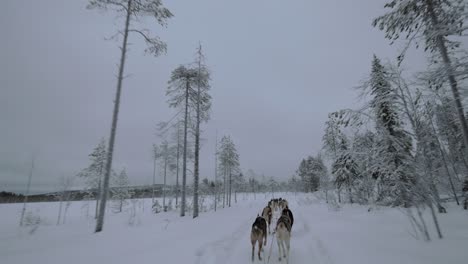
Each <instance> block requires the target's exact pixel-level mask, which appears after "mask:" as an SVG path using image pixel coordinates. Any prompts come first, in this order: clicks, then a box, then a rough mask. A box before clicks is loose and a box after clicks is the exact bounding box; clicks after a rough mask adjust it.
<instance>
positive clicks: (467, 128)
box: [426, 0, 468, 210]
mask: <svg viewBox="0 0 468 264" xmlns="http://www.w3.org/2000/svg"><path fill="white" fill-rule="evenodd" d="M426 3H427V9H428V11H429V15H430V19H431V21H432V25H433V27H434V28H438V26H439V21H438V18H437V16H436V14H435V11H434V6H433V2H432V0H426ZM445 42H446V40H445V38H444V36H442V35H441V34H440V33H438V34H437V36H436V45H437V48H438V49H439V52H440V55H441V56H442V61H443V63H444V65H445V67H446V70H447V78H448V81H449V84H450V88H451V90H452V94H453V99H454V101H455V106H456V108H457V112H458V119H460V120H459V121H460V124H461V127H462V132H463V142H464V143H465V155H464V156H468V124H467V122H466V117H465V113H464V110H463V105H462V103H461V98H460V92H459V91H458V87H457V80H456V79H455V75H454V73H453V68H452V63H451V61H450V58H449V56H448V52H447V47H446V45H445ZM463 191H464V195H465V199H464V203H463V208H464V209H465V210H468V175H465V180H464V183H463Z"/></svg>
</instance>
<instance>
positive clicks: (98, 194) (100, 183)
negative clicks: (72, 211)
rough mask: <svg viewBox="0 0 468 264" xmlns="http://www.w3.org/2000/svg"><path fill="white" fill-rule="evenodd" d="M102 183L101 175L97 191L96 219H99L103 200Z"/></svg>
mask: <svg viewBox="0 0 468 264" xmlns="http://www.w3.org/2000/svg"><path fill="white" fill-rule="evenodd" d="M101 181H102V180H101V175H99V182H98V189H97V190H96V210H95V212H94V219H97V216H98V212H99V200H100V199H101V189H102V182H101Z"/></svg>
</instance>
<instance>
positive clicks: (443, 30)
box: [373, 0, 468, 209]
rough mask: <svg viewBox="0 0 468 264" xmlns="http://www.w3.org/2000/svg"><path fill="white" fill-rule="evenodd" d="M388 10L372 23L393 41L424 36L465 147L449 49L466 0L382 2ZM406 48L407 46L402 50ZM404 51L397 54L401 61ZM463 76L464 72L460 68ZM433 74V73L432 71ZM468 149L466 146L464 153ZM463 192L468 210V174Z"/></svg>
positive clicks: (467, 135)
mask: <svg viewBox="0 0 468 264" xmlns="http://www.w3.org/2000/svg"><path fill="white" fill-rule="evenodd" d="M385 7H386V8H389V9H390V11H389V12H387V13H386V14H384V15H382V16H380V17H378V18H376V19H375V20H374V21H373V25H374V26H377V27H379V29H380V30H383V31H385V32H386V35H385V37H386V38H388V39H390V40H391V41H392V42H393V41H395V40H396V39H398V38H399V37H400V35H402V34H403V36H406V39H408V40H409V41H410V42H415V44H416V47H418V46H419V43H418V41H417V40H418V39H424V41H425V43H424V45H425V50H426V51H428V52H430V53H431V55H433V57H434V63H438V62H439V61H441V62H442V67H439V69H440V70H439V74H440V75H442V76H443V77H444V79H445V82H448V84H449V85H450V89H451V91H452V95H453V99H454V100H453V103H454V106H455V109H456V111H457V114H458V122H459V124H460V126H461V130H462V135H463V142H464V145H465V146H468V124H467V122H468V121H467V119H466V117H465V112H464V109H463V105H462V98H461V96H460V92H459V88H458V85H459V80H458V79H457V77H458V75H457V71H456V70H455V68H456V67H455V65H454V64H456V63H454V62H453V61H454V57H453V56H451V53H450V52H451V51H454V50H456V49H457V48H459V47H460V43H459V42H457V41H454V40H453V38H450V37H451V36H459V35H462V34H463V33H464V31H465V30H466V29H467V27H465V26H464V22H465V19H466V1H464V0H392V1H390V2H388V3H387V4H385ZM405 50H406V49H405ZM403 57H404V54H402V55H400V56H399V59H400V60H402V59H403ZM462 74H463V75H466V72H464V71H462ZM433 75H435V74H433ZM464 156H468V148H466V147H465V155H464ZM463 185H464V186H463V190H464V191H465V201H464V208H465V209H468V175H467V176H465V181H464V184H463Z"/></svg>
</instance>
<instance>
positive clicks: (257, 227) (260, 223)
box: [250, 215, 267, 261]
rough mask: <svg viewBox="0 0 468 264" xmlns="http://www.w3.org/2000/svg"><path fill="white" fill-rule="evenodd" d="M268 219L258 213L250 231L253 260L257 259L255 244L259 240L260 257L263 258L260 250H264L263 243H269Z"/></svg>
mask: <svg viewBox="0 0 468 264" xmlns="http://www.w3.org/2000/svg"><path fill="white" fill-rule="evenodd" d="M266 225H267V223H266V221H265V218H263V217H261V216H259V215H257V218H256V219H255V222H254V223H253V225H252V231H251V232H250V242H251V243H252V261H254V259H255V244H256V243H257V242H258V259H259V260H262V257H261V256H260V252H261V251H262V244H263V245H264V246H266V243H267V232H266Z"/></svg>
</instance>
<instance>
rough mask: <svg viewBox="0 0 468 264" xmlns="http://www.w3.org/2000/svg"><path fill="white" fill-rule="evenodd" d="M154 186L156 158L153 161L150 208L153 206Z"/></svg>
mask: <svg viewBox="0 0 468 264" xmlns="http://www.w3.org/2000/svg"><path fill="white" fill-rule="evenodd" d="M155 184H156V157H154V160H153V186H152V188H151V189H152V190H151V206H153V205H154V185H155Z"/></svg>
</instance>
